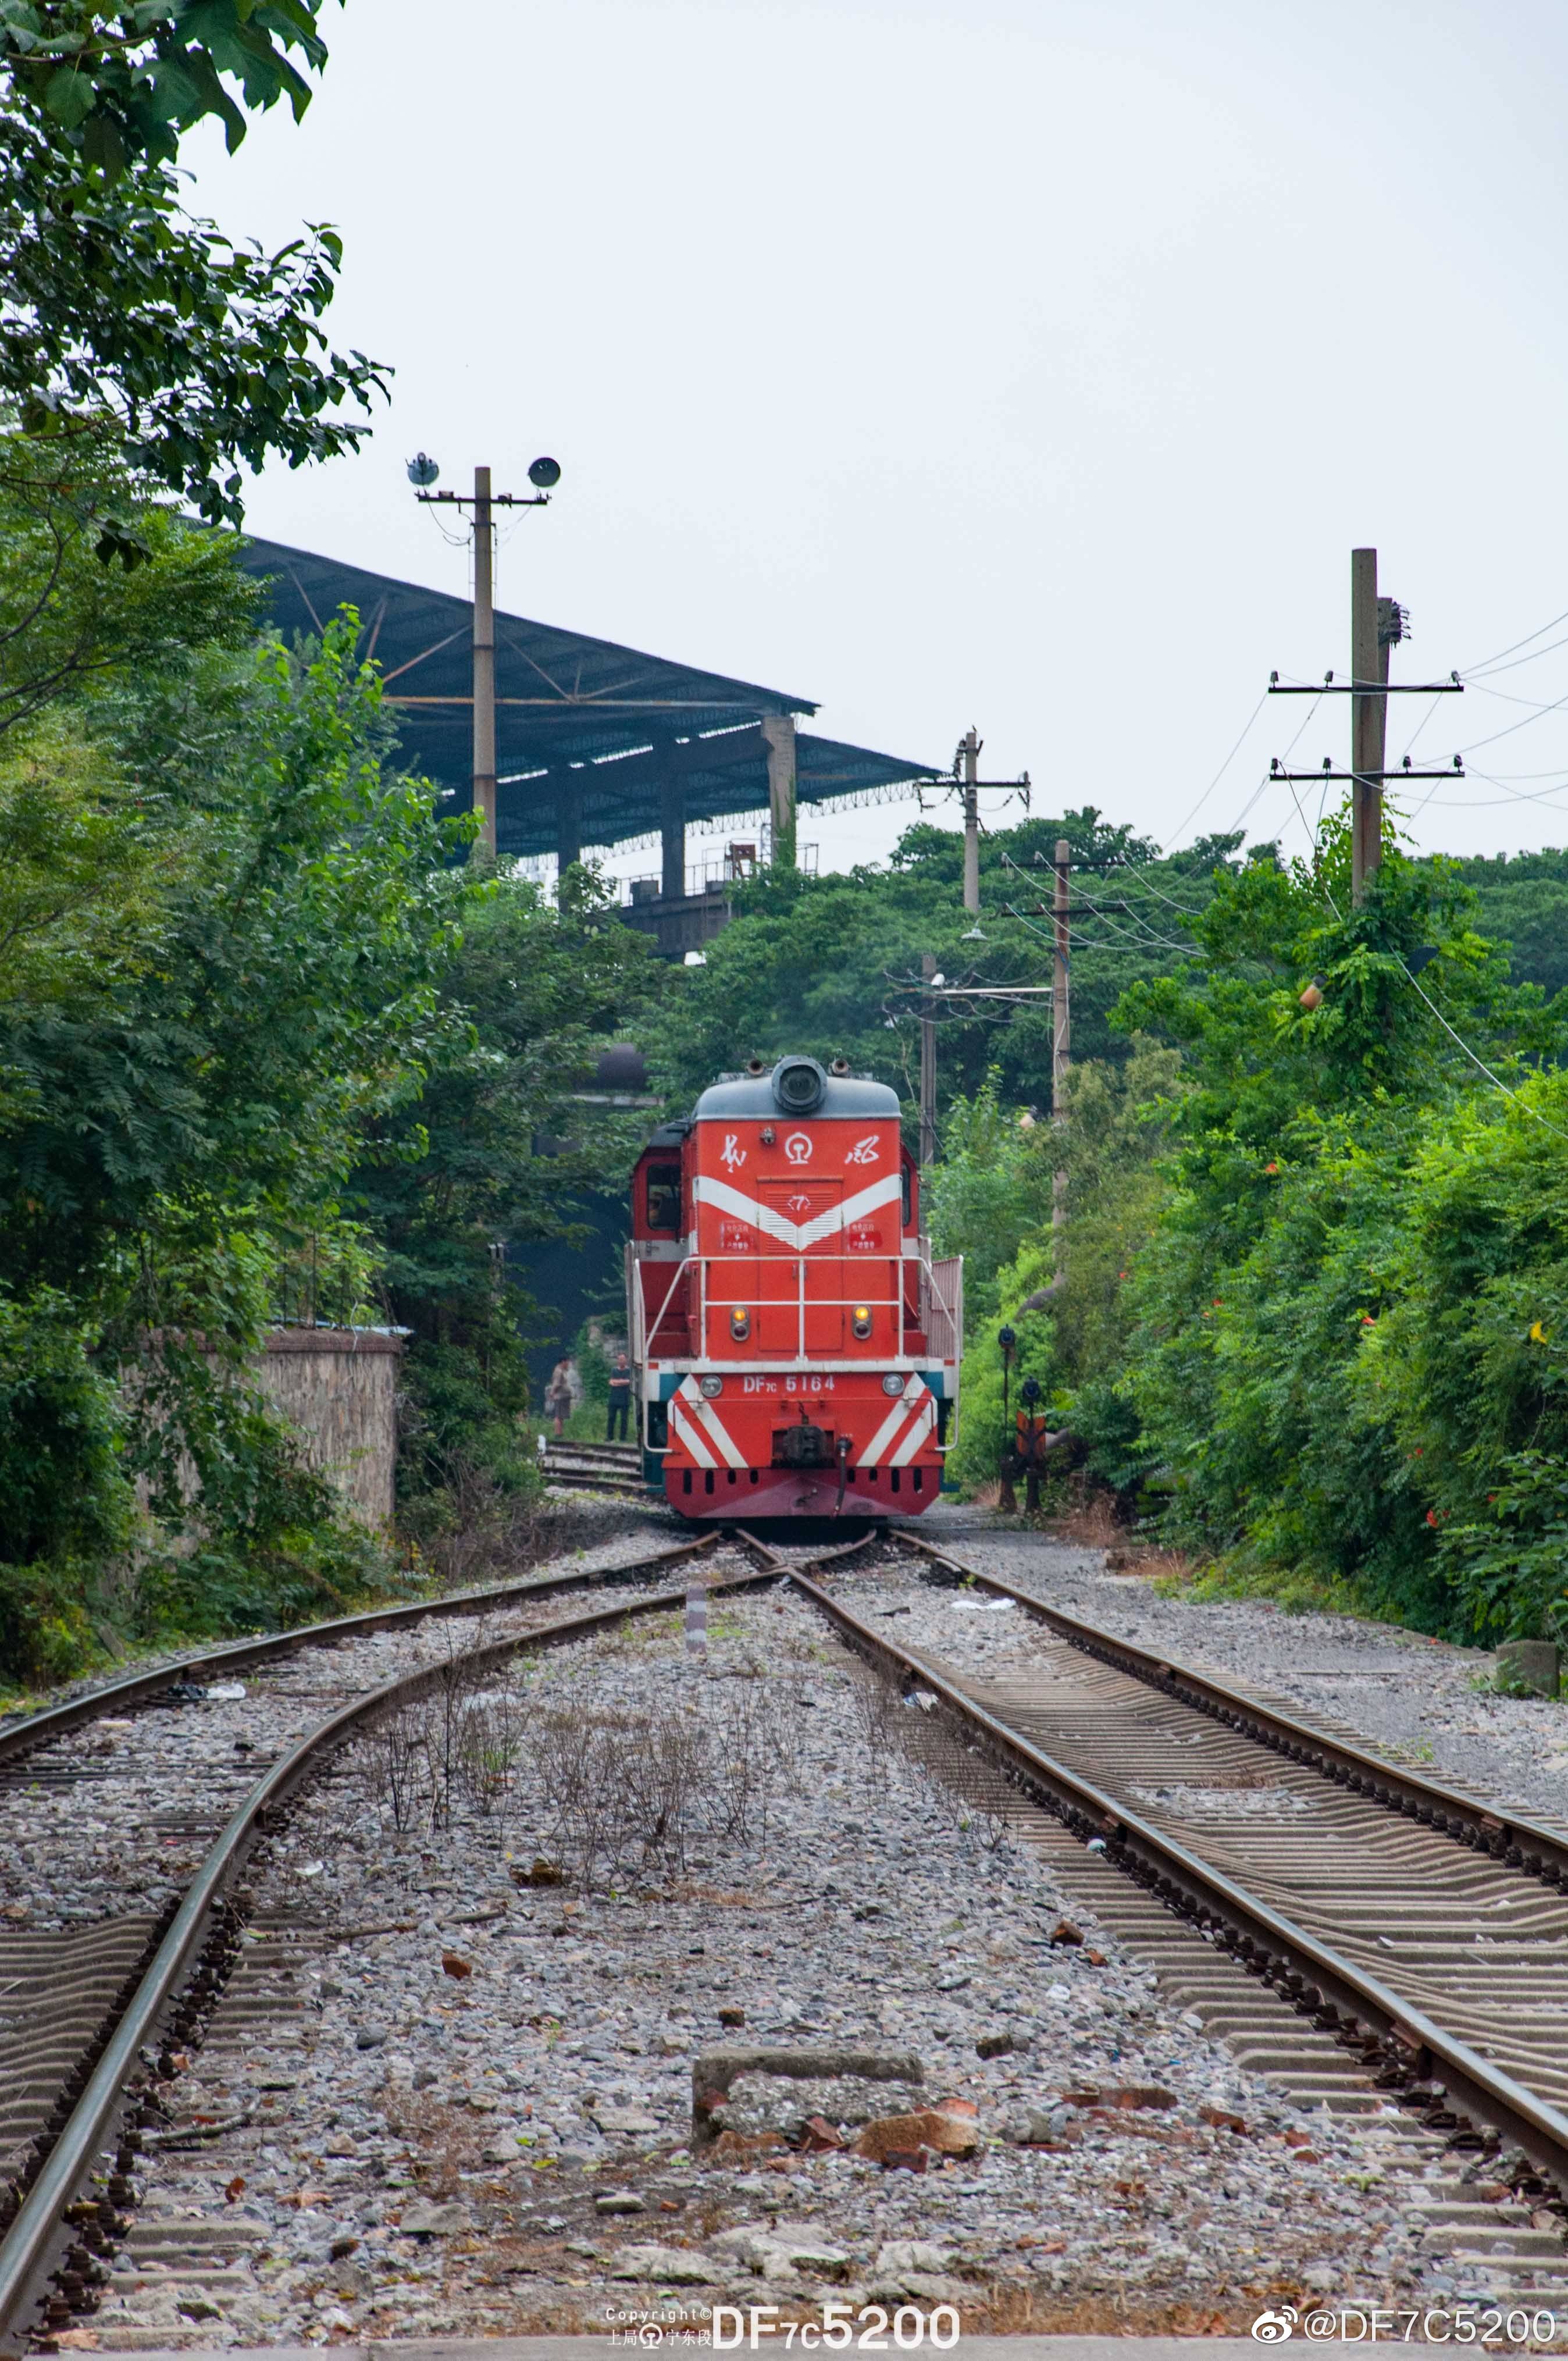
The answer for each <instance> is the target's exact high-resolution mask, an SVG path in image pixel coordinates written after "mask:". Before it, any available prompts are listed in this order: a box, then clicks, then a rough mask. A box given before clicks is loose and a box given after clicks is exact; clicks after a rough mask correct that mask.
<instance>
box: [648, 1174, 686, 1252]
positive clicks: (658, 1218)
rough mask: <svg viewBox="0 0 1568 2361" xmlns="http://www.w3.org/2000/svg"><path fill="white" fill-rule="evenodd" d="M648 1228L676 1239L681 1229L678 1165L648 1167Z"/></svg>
mask: <svg viewBox="0 0 1568 2361" xmlns="http://www.w3.org/2000/svg"><path fill="white" fill-rule="evenodd" d="M648 1227H649V1228H650V1229H651V1230H657V1231H662V1232H663V1235H665V1236H666V1237H672V1238H673V1237H676V1236H678V1235H679V1234H680V1227H681V1168H680V1166H679V1165H678V1164H650V1166H649V1167H648Z"/></svg>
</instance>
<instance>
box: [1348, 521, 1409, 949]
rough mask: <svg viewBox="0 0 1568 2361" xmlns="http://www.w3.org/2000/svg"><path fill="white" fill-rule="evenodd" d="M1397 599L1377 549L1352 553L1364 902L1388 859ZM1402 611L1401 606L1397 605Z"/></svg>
mask: <svg viewBox="0 0 1568 2361" xmlns="http://www.w3.org/2000/svg"><path fill="white" fill-rule="evenodd" d="M1385 606H1388V607H1393V606H1394V601H1393V599H1391V598H1389V599H1382V598H1378V596H1377V552H1376V550H1375V549H1353V550H1352V551H1351V553H1350V671H1351V678H1352V681H1353V682H1354V687H1353V688H1352V690H1351V698H1350V767H1351V769H1352V771H1353V772H1354V774H1355V776H1354V783H1353V785H1352V787H1351V838H1350V881H1351V895H1352V898H1353V899H1354V900H1355V901H1357V902H1359V901H1362V900H1363V899H1364V898H1365V893H1366V881H1367V879H1368V877H1370V876H1371V874H1372V873H1373V872H1374V870H1376V868H1377V866H1378V865H1379V863H1380V862H1381V861H1382V859H1383V773H1384V770H1385V769H1386V767H1387V764H1386V762H1385V755H1386V752H1387V732H1388V698H1387V686H1388V645H1389V640H1390V639H1393V638H1397V637H1398V631H1397V630H1396V631H1393V632H1390V633H1388V634H1387V636H1385V633H1384V631H1383V630H1382V629H1381V625H1382V623H1383V620H1384V618H1383V615H1382V611H1381V610H1382V609H1383V608H1384V607H1385ZM1395 611H1396V615H1397V614H1398V609H1397V608H1396V609H1395Z"/></svg>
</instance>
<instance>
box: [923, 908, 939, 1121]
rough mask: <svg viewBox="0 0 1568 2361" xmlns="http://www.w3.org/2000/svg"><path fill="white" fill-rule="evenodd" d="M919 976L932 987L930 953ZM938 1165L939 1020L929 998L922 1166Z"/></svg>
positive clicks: (925, 1018)
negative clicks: (930, 982)
mask: <svg viewBox="0 0 1568 2361" xmlns="http://www.w3.org/2000/svg"><path fill="white" fill-rule="evenodd" d="M920 972H921V974H922V975H923V976H924V977H925V978H926V979H927V983H929V981H930V979H931V978H932V977H933V976H934V975H935V974H936V972H937V962H936V961H935V960H934V959H933V958H932V956H931V953H930V952H929V951H923V952H922V953H921V956H920ZM936 1161H937V1020H936V1017H935V1016H933V1014H932V1008H931V1002H930V1000H929V999H928V998H927V999H926V1000H923V1001H922V1002H921V1004H920V1162H921V1164H922V1166H925V1165H927V1164H935V1162H936Z"/></svg>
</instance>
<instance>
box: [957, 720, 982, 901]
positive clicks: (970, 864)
mask: <svg viewBox="0 0 1568 2361" xmlns="http://www.w3.org/2000/svg"><path fill="white" fill-rule="evenodd" d="M959 751H960V752H961V753H962V755H963V758H964V908H965V909H966V910H972V911H973V912H974V914H975V916H976V917H978V916H979V915H980V736H979V732H978V731H977V730H976V729H975V727H974V724H973V723H972V722H971V723H970V727H969V728H968V729H967V730H965V732H964V734H963V736H962V738H961V739H960V740H959Z"/></svg>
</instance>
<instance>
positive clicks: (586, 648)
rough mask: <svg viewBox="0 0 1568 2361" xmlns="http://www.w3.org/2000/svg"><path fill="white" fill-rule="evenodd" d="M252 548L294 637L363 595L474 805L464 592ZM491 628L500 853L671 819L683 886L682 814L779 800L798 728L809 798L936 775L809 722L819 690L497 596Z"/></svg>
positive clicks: (392, 694)
mask: <svg viewBox="0 0 1568 2361" xmlns="http://www.w3.org/2000/svg"><path fill="white" fill-rule="evenodd" d="M242 563H243V564H244V566H246V567H247V570H248V571H249V572H250V573H252V574H255V575H258V576H260V577H264V578H265V579H266V581H267V583H268V606H269V613H270V619H271V621H272V623H273V626H274V628H275V629H276V630H277V631H280V633H281V634H282V636H283V637H284V638H285V639H290V638H292V636H293V635H294V634H295V633H297V632H307V633H319V632H320V631H322V630H323V628H324V626H325V625H326V624H327V623H328V622H330V621H331V620H332V619H333V617H334V614H335V613H336V612H337V610H338V609H339V608H340V607H343V606H345V605H348V606H352V607H354V608H355V609H356V610H357V612H358V616H359V622H360V650H361V653H363V654H364V655H366V656H370V657H374V658H375V660H376V662H377V663H378V664H379V666H380V668H381V675H382V678H383V680H384V681H385V683H386V691H387V697H388V701H389V704H391V705H392V706H394V707H395V708H396V712H397V721H398V729H399V734H400V741H401V751H402V754H403V756H404V759H405V760H406V761H407V762H408V763H409V766H410V768H411V769H412V770H415V771H419V772H422V773H424V774H427V775H428V776H429V777H431V778H433V779H434V780H435V781H436V782H437V783H438V784H439V785H441V786H443V787H444V788H446V789H447V790H449V792H450V795H451V798H452V808H453V809H455V810H458V811H463V810H466V809H467V808H468V807H469V805H470V803H471V801H472V759H471V748H472V730H473V646H472V627H473V609H472V608H471V607H470V605H469V603H468V601H467V600H466V599H464V598H452V597H450V596H449V595H448V594H446V593H445V592H443V591H439V590H425V589H422V588H419V586H418V585H417V584H414V583H411V582H400V581H397V580H395V579H394V578H393V577H391V576H389V575H385V574H372V573H369V572H367V570H366V569H365V568H364V567H362V566H346V565H344V564H342V563H341V562H340V561H339V560H337V559H336V558H331V557H322V556H319V555H316V554H314V553H313V552H312V551H309V550H303V549H291V548H289V547H287V546H286V545H285V544H282V543H280V542H273V541H259V540H255V539H247V541H246V543H245V544H244V545H243V551H242ZM495 629H496V755H497V761H496V769H497V813H496V821H497V827H496V838H497V851H499V852H501V853H507V854H515V855H527V854H539V853H552V852H553V853H555V854H557V855H558V856H559V857H560V858H561V859H563V860H575V859H576V858H577V856H578V854H579V852H580V851H581V849H582V847H583V846H584V845H585V844H601V845H613V844H620V843H624V842H626V841H628V840H630V839H632V838H636V837H641V836H649V835H662V837H663V844H664V875H665V880H666V889H667V890H668V889H669V888H670V887H672V886H673V889H674V891H675V892H677V893H679V892H680V891H681V890H682V884H683V883H684V874H683V866H682V864H683V863H684V851H682V850H681V848H682V846H683V845H684V833H685V824H686V822H687V821H688V820H693V819H716V818H721V817H723V816H725V815H727V814H730V813H740V812H751V811H757V810H760V809H763V808H765V807H767V806H768V805H769V802H770V786H771V785H776V780H777V771H778V761H779V749H780V747H781V745H782V744H784V743H786V742H787V743H791V744H792V748H793V757H794V760H793V766H792V768H793V785H794V791H795V794H796V795H797V796H798V797H799V799H800V800H801V801H802V802H805V803H808V804H810V803H828V802H830V801H832V800H833V799H834V798H835V797H836V796H851V795H859V794H862V793H864V792H865V791H867V790H868V789H874V788H878V787H890V786H896V785H902V784H904V783H905V782H907V781H910V780H914V779H925V778H932V777H935V776H937V775H938V772H937V770H936V769H935V768H934V767H933V765H931V764H930V763H912V762H901V761H900V760H899V759H898V758H897V757H896V756H894V755H892V754H879V753H875V752H872V751H871V750H870V749H869V748H867V747H864V746H847V745H843V744H840V743H839V741H838V740H836V739H832V738H817V737H813V736H811V735H810V734H808V733H806V732H804V731H797V730H795V724H794V717H795V715H797V714H803V713H805V714H809V713H815V712H816V710H817V708H816V705H815V703H814V702H813V700H812V699H811V698H809V697H792V696H789V695H787V694H786V693H785V692H784V691H783V690H781V689H773V688H762V687H759V686H757V684H756V683H755V682H752V681H743V680H731V679H729V678H728V677H727V676H726V675H724V674H722V673H714V672H706V671H703V670H702V669H700V668H699V667H698V666H696V665H693V664H673V663H671V662H670V661H669V660H668V659H667V658H665V657H663V656H653V655H647V654H645V653H643V652H642V651H641V649H637V648H624V647H620V646H618V645H617V644H616V643H615V642H613V641H611V640H596V639H590V638H589V637H587V634H586V633H584V632H581V631H563V630H559V629H557V628H556V627H555V626H554V625H553V624H549V623H536V622H532V621H530V620H528V619H527V618H526V617H525V616H521V615H509V614H505V613H501V612H499V611H498V612H497V615H496V619H495ZM764 725H768V726H766V727H765V726H764ZM676 881H681V882H676Z"/></svg>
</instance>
